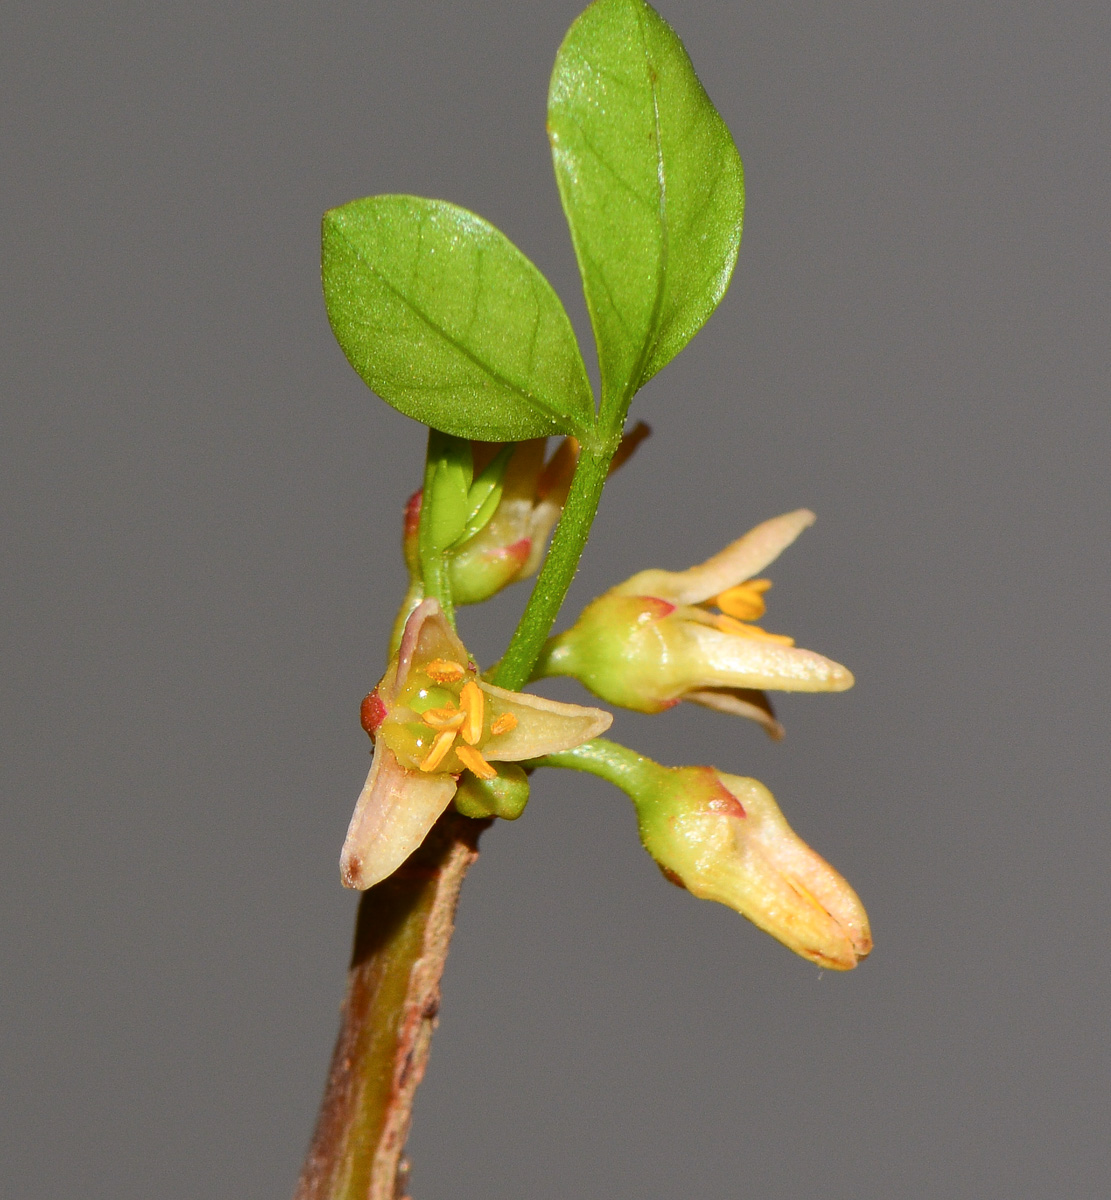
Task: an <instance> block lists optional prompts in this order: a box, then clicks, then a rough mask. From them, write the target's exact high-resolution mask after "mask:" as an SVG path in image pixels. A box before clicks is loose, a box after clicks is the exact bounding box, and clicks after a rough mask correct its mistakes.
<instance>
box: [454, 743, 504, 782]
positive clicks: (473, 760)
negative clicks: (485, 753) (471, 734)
mask: <svg viewBox="0 0 1111 1200" xmlns="http://www.w3.org/2000/svg"><path fill="white" fill-rule="evenodd" d="M455 753H456V754H458V755H459V761H460V762H461V763H462V764H463V766H465V767H466V768H467V770H468V771H473V772H474V774H476V775H477V776H478V777H479V779H493V778H494V776H495V775H496V774H497V773H498V772H497V769H496V768H495V767H492V766H490V764H489V763H488V762H487V761H486V759H484V758H483V757H482V754H481V753H480V752H479V751H478V750H476V749H475V748H474V747H473V746H456V748H455Z"/></svg>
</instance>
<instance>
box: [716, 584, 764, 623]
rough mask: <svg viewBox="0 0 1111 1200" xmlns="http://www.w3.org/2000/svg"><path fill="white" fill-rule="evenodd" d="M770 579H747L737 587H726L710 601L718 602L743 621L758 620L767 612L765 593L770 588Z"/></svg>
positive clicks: (722, 607)
mask: <svg viewBox="0 0 1111 1200" xmlns="http://www.w3.org/2000/svg"><path fill="white" fill-rule="evenodd" d="M771 585H772V581H771V580H770V579H747V580H745V582H744V583H738V584H737V585H736V586H735V587H731V588H726V589H725V591H724V592H722V593H721V594H720V595H718V596H715V597H714V598H713V600H712V601H711V602H710V603H711V604H716V605H717V606H718V608H720V609H721V611H722V612H723V613H726V614H728V615H729V616H731V617H737V618H738V619H740V620H742V621H757V620H759V619H760V618H761V617H762V616H763V615H764V613H765V612H767V610H768V609H767V605H766V604H765V603H764V593H765V592H766V591H767V590H768V588H770V587H771Z"/></svg>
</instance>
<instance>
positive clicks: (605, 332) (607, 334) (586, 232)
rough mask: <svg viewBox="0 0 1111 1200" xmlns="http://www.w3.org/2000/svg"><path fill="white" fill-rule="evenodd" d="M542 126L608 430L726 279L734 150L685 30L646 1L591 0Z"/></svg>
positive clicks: (738, 201) (736, 229)
mask: <svg viewBox="0 0 1111 1200" xmlns="http://www.w3.org/2000/svg"><path fill="white" fill-rule="evenodd" d="M548 135H549V137H550V139H551V143H552V157H553V159H554V161H555V171H556V180H557V182H558V184H559V193H560V197H561V199H562V201H563V209H564V212H565V213H566V214H567V220H568V223H569V224H570V226H571V238H572V240H573V242H574V245H575V254H576V255H577V257H578V260H579V270H580V271H581V272H582V277H583V290H584V292H585V293H586V303H587V308H588V309H589V311H590V319H591V323H592V324H593V326H594V336H595V339H596V340H597V343H598V357H599V361H600V364H601V372H602V419H603V423H604V424H605V426H606V427H607V428H613V427H615V426H616V425H618V424H619V422H620V420H622V419H623V418H624V414H625V411H626V409H627V407H628V403H629V400H630V399H631V398H632V395H633V393H634V392H635V391H636V390H637V388H639V387H641V386H642V385H643V384H644V383H646V382H647V381H648V380H649V379H650V378H651V377H652V376H653V375H654V374H655V373H656V372H657V371H658V370H659V369H660V368H661V367H662V366H664V365H665V364H666V363H668V362H669V361H670V360H671V359H672V358H674V357H675V355H676V354H678V353H679V351H680V350H682V348H683V347H684V346H685V345H686V344H687V342H689V341H690V339H691V338H692V337H694V335H695V334H696V333H697V332H698V330H699V329H701V327H702V326H703V324H705V322H706V320H707V319H708V317H709V316H710V314H711V313H712V312H713V310H714V309H715V308H716V307H717V304H718V301H719V300H720V299H721V298H722V296H723V295H724V294H725V289H726V288H727V287H728V286H729V277H730V275H732V273H733V266H734V264H735V263H736V260H737V251H738V249H739V247H740V242H741V220H742V217H743V214H744V175H743V172H742V169H741V160H740V156H739V155H738V154H737V148H736V146H734V144H733V139H732V137H730V135H729V130H728V129H727V128H726V126H725V122H724V121H723V120H722V119H721V117H720V116H719V115H718V112H717V110H716V109H715V108H714V106H713V104H712V103H711V102H710V98H709V97H708V96H707V95H706V93H705V91H704V90H703V88H702V85H701V84H700V83H699V82H698V79H697V77H696V76H695V73H694V68H693V67H692V66H691V61H690V59H689V58H688V57H687V52H686V51H685V50H684V49H683V44H682V42H680V41H679V38H678V37H677V36H676V34H675V32H674V31H673V30H672V29H671V27H670V26H669V25H667V24H666V23H665V22H664V21H663V19H662V18H661V17H660V16H659V14H658V13H657V12H656V11H655V10H654V9H653V8H651V7H650V6H649V5H648V4H645V3H643V0H596V3H594V4H592V5H591V6H590V7H589V8H588V9H587V10H586V11H585V12H584V13H583V14H582V15H581V16H580V17H579V18H578V20H577V21H576V22H575V23H574V25H572V26H571V29H570V30H569V31H568V34H567V37H566V38H565V39H564V42H563V45H562V46H561V47H560V49H559V53H558V54H557V56H556V62H555V68H554V70H553V72H552V82H551V88H550V91H549V94H548Z"/></svg>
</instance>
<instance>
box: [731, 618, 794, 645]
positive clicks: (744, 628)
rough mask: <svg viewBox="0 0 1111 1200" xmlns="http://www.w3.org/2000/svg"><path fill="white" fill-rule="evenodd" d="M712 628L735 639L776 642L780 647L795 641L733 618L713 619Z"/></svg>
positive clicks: (783, 634) (784, 635) (792, 643)
mask: <svg viewBox="0 0 1111 1200" xmlns="http://www.w3.org/2000/svg"><path fill="white" fill-rule="evenodd" d="M714 626H715V627H716V628H717V629H720V630H721V631H722V633H732V634H735V635H736V636H737V637H746V638H753V639H754V640H755V641H759V642H776V643H777V644H778V645H780V646H793V645H794V644H795V639H794V638H793V637H788V636H787V634H785V633H769V632H768V631H767V630H766V629H761V628H760V626H759V625H746V624H744V622H743V621H738V620H735V619H734V618H733V617H715V618H714Z"/></svg>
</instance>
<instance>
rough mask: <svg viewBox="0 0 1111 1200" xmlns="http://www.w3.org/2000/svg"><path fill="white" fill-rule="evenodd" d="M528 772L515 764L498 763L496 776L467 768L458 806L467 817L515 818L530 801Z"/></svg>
mask: <svg viewBox="0 0 1111 1200" xmlns="http://www.w3.org/2000/svg"><path fill="white" fill-rule="evenodd" d="M528 796H529V781H528V775H527V774H526V773H525V772H524V771H523V770H522V769H521V768H520V767H518V766H517V765H516V764H515V763H498V773H497V775H495V776H494V778H493V779H479V778H478V776H477V775H472V774H471V772H470V771H466V772H464V773H463V775H462V776H461V777H460V780H459V789H458V791H456V793H455V808H456V810H457V811H458V812H461V813H462V814H463V816H465V817H501V818H502V820H503V821H515V820H516V819H517V818H518V817H519V816H520V815H521V813H523V812H524V811H525V805H526V804H527V803H528Z"/></svg>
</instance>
